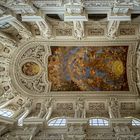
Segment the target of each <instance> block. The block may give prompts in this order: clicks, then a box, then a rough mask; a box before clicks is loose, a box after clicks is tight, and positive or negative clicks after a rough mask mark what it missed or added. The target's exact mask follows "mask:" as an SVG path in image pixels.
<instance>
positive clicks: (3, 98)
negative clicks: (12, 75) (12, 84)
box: [0, 92, 15, 105]
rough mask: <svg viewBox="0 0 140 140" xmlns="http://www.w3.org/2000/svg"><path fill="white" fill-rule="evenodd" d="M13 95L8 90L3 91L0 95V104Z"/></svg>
mask: <svg viewBox="0 0 140 140" xmlns="http://www.w3.org/2000/svg"><path fill="white" fill-rule="evenodd" d="M14 97H15V96H14V95H13V93H11V92H9V93H7V94H6V93H4V94H3V95H2V96H1V97H0V105H1V104H3V103H5V102H7V101H9V100H11V99H13V98H14Z"/></svg>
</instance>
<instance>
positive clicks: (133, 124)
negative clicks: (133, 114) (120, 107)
mask: <svg viewBox="0 0 140 140" xmlns="http://www.w3.org/2000/svg"><path fill="white" fill-rule="evenodd" d="M132 126H140V120H139V119H132Z"/></svg>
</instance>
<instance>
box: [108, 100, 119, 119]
mask: <svg viewBox="0 0 140 140" xmlns="http://www.w3.org/2000/svg"><path fill="white" fill-rule="evenodd" d="M108 111H109V116H110V118H119V117H120V112H119V103H118V100H117V98H110V100H109V102H108Z"/></svg>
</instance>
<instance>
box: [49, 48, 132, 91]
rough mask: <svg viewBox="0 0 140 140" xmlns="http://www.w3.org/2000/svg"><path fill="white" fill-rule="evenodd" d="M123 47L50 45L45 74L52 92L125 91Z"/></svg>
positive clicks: (125, 55)
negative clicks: (46, 73) (50, 84)
mask: <svg viewBox="0 0 140 140" xmlns="http://www.w3.org/2000/svg"><path fill="white" fill-rule="evenodd" d="M127 50H128V47H127V46H112V47H92V46H91V47H82V46H78V47H61V46H52V47H51V51H52V55H51V56H50V57H49V63H48V71H49V73H48V75H49V81H50V82H52V87H51V90H52V91H128V90H129V89H128V84H127V77H126V60H127Z"/></svg>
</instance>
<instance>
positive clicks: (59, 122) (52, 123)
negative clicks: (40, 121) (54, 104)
mask: <svg viewBox="0 0 140 140" xmlns="http://www.w3.org/2000/svg"><path fill="white" fill-rule="evenodd" d="M65 125H66V119H63V118H58V119H54V120H51V121H49V122H48V126H65Z"/></svg>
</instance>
